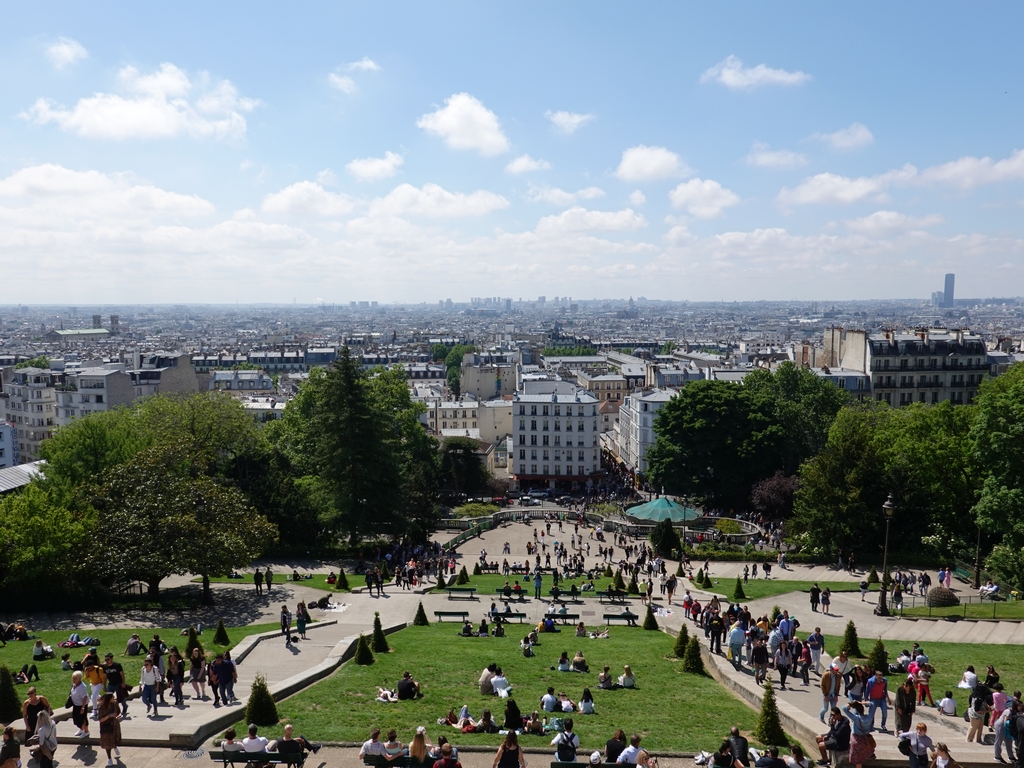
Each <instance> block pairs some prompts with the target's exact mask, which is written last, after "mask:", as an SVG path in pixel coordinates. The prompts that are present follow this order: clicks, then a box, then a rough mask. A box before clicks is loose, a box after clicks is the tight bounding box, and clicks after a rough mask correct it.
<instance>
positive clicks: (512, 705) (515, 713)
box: [502, 698, 523, 731]
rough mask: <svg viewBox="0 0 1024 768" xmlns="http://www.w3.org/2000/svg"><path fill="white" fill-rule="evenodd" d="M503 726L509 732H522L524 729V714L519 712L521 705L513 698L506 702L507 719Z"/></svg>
mask: <svg viewBox="0 0 1024 768" xmlns="http://www.w3.org/2000/svg"><path fill="white" fill-rule="evenodd" d="M502 725H503V727H504V728H505V730H507V731H520V730H522V728H523V713H522V712H520V711H519V705H518V704H516V700H515V699H513V698H509V699H508V700H507V701H506V702H505V718H504V721H503V724H502Z"/></svg>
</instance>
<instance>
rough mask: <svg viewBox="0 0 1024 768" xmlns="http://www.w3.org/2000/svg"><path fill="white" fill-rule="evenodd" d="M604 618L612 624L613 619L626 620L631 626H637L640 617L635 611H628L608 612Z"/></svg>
mask: <svg viewBox="0 0 1024 768" xmlns="http://www.w3.org/2000/svg"><path fill="white" fill-rule="evenodd" d="M603 618H604V620H605V622H607V623H608V624H611V623H612V622H613V621H625V622H626V623H627V624H629V625H630V626H631V627H635V626H636V620H637V619H639V618H640V617H639V616H637V615H636V614H634V613H630V612H629V611H626V612H625V613H606V614H604V616H603Z"/></svg>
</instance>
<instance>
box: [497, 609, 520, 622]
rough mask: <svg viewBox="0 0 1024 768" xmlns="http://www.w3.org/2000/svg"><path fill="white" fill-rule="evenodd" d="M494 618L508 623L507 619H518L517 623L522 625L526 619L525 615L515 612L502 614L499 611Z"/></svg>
mask: <svg viewBox="0 0 1024 768" xmlns="http://www.w3.org/2000/svg"><path fill="white" fill-rule="evenodd" d="M495 617H496V618H500V619H501V620H502V621H508V620H509V619H519V623H520V624H522V623H523V620H524V619H525V618H526V614H525V613H516V612H512V613H502V612H501V611H499V612H498V613H496V614H495Z"/></svg>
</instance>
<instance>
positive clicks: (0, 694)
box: [0, 664, 21, 723]
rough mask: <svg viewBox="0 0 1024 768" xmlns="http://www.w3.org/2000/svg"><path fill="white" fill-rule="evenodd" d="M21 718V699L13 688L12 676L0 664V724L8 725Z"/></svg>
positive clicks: (9, 671)
mask: <svg viewBox="0 0 1024 768" xmlns="http://www.w3.org/2000/svg"><path fill="white" fill-rule="evenodd" d="M20 717H21V699H19V698H18V692H17V691H16V690H15V688H14V675H12V674H11V670H9V669H8V668H7V667H6V665H4V664H0V722H3V723H10V722H12V721H14V720H18V719H19V718H20Z"/></svg>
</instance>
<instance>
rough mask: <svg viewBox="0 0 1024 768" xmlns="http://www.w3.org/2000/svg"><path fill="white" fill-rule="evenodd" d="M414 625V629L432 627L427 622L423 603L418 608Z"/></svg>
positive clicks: (413, 621)
mask: <svg viewBox="0 0 1024 768" xmlns="http://www.w3.org/2000/svg"><path fill="white" fill-rule="evenodd" d="M412 623H413V626H414V627H426V626H429V625H430V622H429V621H427V612H426V611H424V610H423V603H422V602H420V604H419V606H418V607H417V608H416V616H415V617H414V618H413V620H412Z"/></svg>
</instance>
